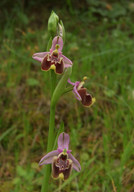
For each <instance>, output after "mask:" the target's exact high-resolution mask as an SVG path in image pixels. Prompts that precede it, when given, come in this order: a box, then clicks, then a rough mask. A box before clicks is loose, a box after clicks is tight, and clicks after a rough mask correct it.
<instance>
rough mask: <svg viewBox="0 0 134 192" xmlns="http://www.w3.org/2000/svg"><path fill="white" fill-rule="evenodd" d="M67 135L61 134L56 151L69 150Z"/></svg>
mask: <svg viewBox="0 0 134 192" xmlns="http://www.w3.org/2000/svg"><path fill="white" fill-rule="evenodd" d="M69 140H70V139H69V135H68V134H66V133H64V132H63V133H61V134H60V135H59V138H58V149H62V150H63V149H66V150H68V148H69Z"/></svg>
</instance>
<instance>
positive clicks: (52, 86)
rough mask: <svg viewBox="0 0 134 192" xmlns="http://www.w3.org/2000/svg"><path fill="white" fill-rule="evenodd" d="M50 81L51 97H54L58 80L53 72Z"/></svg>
mask: <svg viewBox="0 0 134 192" xmlns="http://www.w3.org/2000/svg"><path fill="white" fill-rule="evenodd" d="M50 80H51V97H52V95H53V92H54V89H55V86H56V80H57V78H56V74H55V72H54V71H53V70H51V71H50Z"/></svg>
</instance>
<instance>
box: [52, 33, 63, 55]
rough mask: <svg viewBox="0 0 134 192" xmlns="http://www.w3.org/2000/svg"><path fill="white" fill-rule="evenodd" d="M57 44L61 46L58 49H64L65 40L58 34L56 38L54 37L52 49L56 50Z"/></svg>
mask: <svg viewBox="0 0 134 192" xmlns="http://www.w3.org/2000/svg"><path fill="white" fill-rule="evenodd" d="M56 44H58V45H59V46H60V47H59V49H58V51H62V48H63V40H62V38H61V37H60V36H56V37H55V38H54V39H53V42H52V47H51V51H54V50H55V46H56Z"/></svg>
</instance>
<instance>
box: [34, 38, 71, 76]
mask: <svg viewBox="0 0 134 192" xmlns="http://www.w3.org/2000/svg"><path fill="white" fill-rule="evenodd" d="M62 48H63V40H62V38H61V37H60V36H56V37H54V39H53V41H52V47H51V49H50V51H49V52H40V53H35V54H34V55H33V56H32V57H33V59H35V60H37V61H39V62H41V69H42V70H43V71H48V70H50V69H51V65H53V64H54V65H55V73H57V74H62V73H63V71H64V68H68V67H71V66H72V61H71V60H70V59H68V58H67V57H66V56H64V55H63V54H62ZM46 58H47V59H46ZM58 61H59V62H58ZM48 62H49V63H48Z"/></svg>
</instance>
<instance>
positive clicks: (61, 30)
mask: <svg viewBox="0 0 134 192" xmlns="http://www.w3.org/2000/svg"><path fill="white" fill-rule="evenodd" d="M58 34H59V36H61V37H62V39H63V41H64V43H65V28H64V25H63V22H62V21H61V20H60V23H59V24H58Z"/></svg>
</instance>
